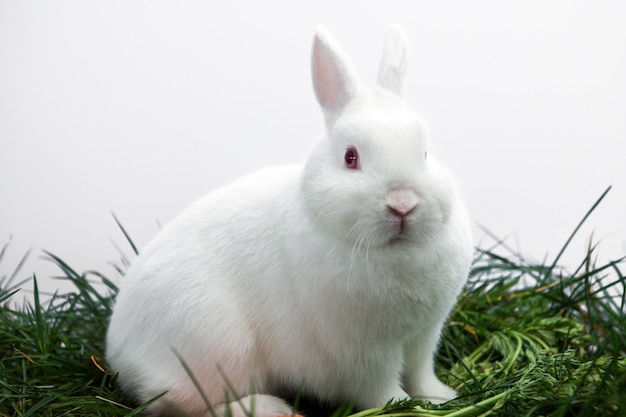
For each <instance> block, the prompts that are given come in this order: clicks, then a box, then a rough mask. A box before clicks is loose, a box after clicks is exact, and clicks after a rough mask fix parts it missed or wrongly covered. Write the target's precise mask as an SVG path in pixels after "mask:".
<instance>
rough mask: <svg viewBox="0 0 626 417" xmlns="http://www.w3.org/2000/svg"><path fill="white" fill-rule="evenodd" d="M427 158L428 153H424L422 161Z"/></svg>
mask: <svg viewBox="0 0 626 417" xmlns="http://www.w3.org/2000/svg"><path fill="white" fill-rule="evenodd" d="M427 156H428V151H424V159H426V157H427Z"/></svg>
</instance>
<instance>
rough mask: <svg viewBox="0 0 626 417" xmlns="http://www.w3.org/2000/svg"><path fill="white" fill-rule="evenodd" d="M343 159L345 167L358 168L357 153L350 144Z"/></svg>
mask: <svg viewBox="0 0 626 417" xmlns="http://www.w3.org/2000/svg"><path fill="white" fill-rule="evenodd" d="M344 161H345V162H346V168H349V169H359V153H358V152H357V150H356V148H355V147H353V146H351V147H349V148H348V149H346V154H345V156H344Z"/></svg>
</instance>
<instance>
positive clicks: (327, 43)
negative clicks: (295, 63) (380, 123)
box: [311, 26, 360, 127]
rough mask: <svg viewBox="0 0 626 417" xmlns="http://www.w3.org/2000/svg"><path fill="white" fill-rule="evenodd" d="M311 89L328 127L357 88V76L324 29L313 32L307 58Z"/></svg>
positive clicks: (320, 28)
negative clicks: (311, 50)
mask: <svg viewBox="0 0 626 417" xmlns="http://www.w3.org/2000/svg"><path fill="white" fill-rule="evenodd" d="M311 72H312V76H313V89H314V90H315V96H316V97H317V101H318V103H319V104H320V106H322V111H323V112H324V117H325V118H326V126H328V127H330V126H332V125H333V123H334V122H335V120H336V118H337V116H338V115H339V113H341V111H342V110H343V108H344V107H345V105H346V104H347V103H348V102H349V101H350V100H351V99H352V98H353V97H354V95H355V93H356V91H357V89H358V88H359V84H360V81H359V77H358V75H357V74H356V71H355V69H354V66H353V64H352V62H351V61H350V59H349V58H348V57H347V56H346V54H345V52H344V51H343V50H342V49H341V48H340V47H339V45H338V44H337V43H336V42H335V40H334V39H333V37H332V35H331V34H330V32H329V31H328V29H326V28H325V27H324V26H319V27H318V28H317V29H316V31H315V38H314V41H313V53H312V56H311Z"/></svg>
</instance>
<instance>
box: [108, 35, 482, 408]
mask: <svg viewBox="0 0 626 417" xmlns="http://www.w3.org/2000/svg"><path fill="white" fill-rule="evenodd" d="M407 54H408V51H407V43H406V36H405V35H404V33H403V32H402V30H401V29H399V28H397V27H395V26H393V27H390V28H389V29H388V30H387V33H386V36H385V43H384V52H383V59H382V61H381V67H380V71H379V79H378V84H379V86H378V87H376V88H375V89H367V88H365V87H364V86H363V85H362V83H361V81H360V80H359V78H358V76H357V74H356V72H355V70H354V68H353V66H352V64H351V62H350V61H349V59H348V58H347V57H346V56H345V53H344V52H343V51H342V50H341V48H340V47H339V46H338V45H337V44H336V43H335V41H334V40H333V39H332V37H331V35H330V34H329V33H328V32H327V31H326V30H325V29H324V28H320V29H318V30H317V32H316V35H315V40H314V45H313V54H312V74H313V85H314V89H315V93H316V96H317V99H318V102H319V103H320V106H321V108H322V111H323V113H324V116H325V120H326V126H327V137H326V138H324V139H323V140H322V141H321V142H320V143H319V144H318V145H317V147H316V148H315V149H314V151H313V152H312V154H311V155H310V157H309V158H308V160H307V161H306V163H304V164H303V165H295V166H285V167H275V168H268V169H264V170H262V171H259V172H255V173H253V174H251V175H249V176H247V177H245V178H242V179H240V180H238V181H237V182H234V183H232V184H229V185H226V186H224V187H222V188H220V189H217V190H215V191H213V192H211V193H210V194H209V195H207V196H206V197H204V198H203V199H201V200H200V201H198V202H197V203H195V204H194V205H192V206H191V207H190V208H188V209H187V210H186V211H185V212H183V213H182V214H181V215H180V216H178V217H177V218H176V219H175V220H174V221H173V222H172V223H170V224H169V225H167V226H166V227H165V228H164V229H163V230H162V231H161V232H160V233H159V234H158V235H157V237H156V238H155V239H154V240H153V241H152V242H151V243H150V244H149V245H148V246H147V247H146V248H145V250H144V251H143V252H142V254H141V256H139V258H138V259H137V260H136V261H135V263H134V264H133V265H132V267H131V269H130V270H129V271H128V274H127V276H126V277H125V279H124V281H123V283H122V285H121V288H120V292H119V294H118V297H117V301H116V305H115V309H114V312H113V316H112V318H111V323H110V327H109V330H108V334H107V361H108V363H109V365H110V366H111V368H112V369H113V370H114V371H115V372H119V383H120V384H121V386H122V387H123V388H124V389H125V390H127V391H128V392H129V393H131V394H133V395H135V396H136V397H137V398H138V399H139V400H140V401H145V400H148V399H150V398H152V397H154V396H156V395H159V394H161V393H163V392H166V391H167V394H166V395H165V396H164V397H163V398H162V399H161V400H159V401H157V402H156V403H154V404H153V405H152V407H151V408H150V411H151V412H153V413H166V412H167V410H168V407H170V406H172V405H173V406H175V407H177V408H178V409H181V410H183V411H185V412H187V413H189V414H190V415H194V416H203V415H208V413H209V412H208V407H207V405H206V404H205V403H204V402H203V400H202V397H201V395H200V394H199V393H198V391H197V389H196V388H195V387H194V385H193V383H192V380H191V378H190V377H189V375H188V374H187V373H186V372H185V370H184V368H183V366H182V365H181V363H180V361H179V359H178V358H177V356H176V354H175V353H174V351H176V352H178V354H179V355H180V356H181V357H182V358H184V360H185V361H186V362H187V363H188V365H189V366H190V368H191V369H192V370H193V373H194V375H195V377H196V378H197V380H198V381H199V382H200V384H201V385H202V388H203V390H204V392H205V393H206V396H207V397H208V399H209V400H210V402H211V406H212V408H213V409H214V410H215V411H217V412H218V413H223V412H224V409H225V407H227V406H228V407H232V408H233V411H234V414H235V415H240V416H241V415H244V413H245V410H246V409H250V408H254V410H255V413H256V415H257V416H259V417H273V416H277V415H284V414H291V410H290V408H289V406H287V405H286V404H285V403H284V402H283V401H282V400H280V399H278V398H277V397H275V396H272V394H273V393H275V390H276V389H278V388H284V387H288V388H292V389H294V390H298V389H302V390H304V391H305V392H307V393H309V394H311V395H315V396H317V397H319V398H320V399H323V400H350V399H352V400H355V401H356V403H357V405H358V406H359V407H361V408H365V407H373V406H380V405H382V404H384V403H385V402H386V401H388V400H389V399H391V398H392V397H394V398H402V397H407V396H415V397H419V398H424V399H428V400H431V401H435V402H441V401H446V400H449V399H451V398H453V397H454V396H455V395H456V394H455V392H454V391H453V390H452V389H451V388H449V387H447V386H446V385H444V384H442V383H441V382H440V381H439V380H438V379H437V378H436V376H435V374H434V372H433V355H434V352H435V349H436V347H437V343H438V339H439V335H440V332H441V328H442V326H443V324H444V321H445V320H446V317H447V316H448V314H449V312H450V309H451V308H452V306H453V304H454V302H455V300H456V297H457V296H458V294H459V293H460V291H461V289H462V287H463V285H464V283H465V281H466V278H467V274H468V270H469V266H470V260H471V255H472V239H471V236H470V227H469V222H468V219H467V215H466V212H465V209H464V208H463V205H462V202H461V201H460V199H459V196H458V194H457V192H456V189H455V186H454V183H453V181H452V179H451V178H450V176H449V175H448V174H447V172H446V171H445V170H444V169H443V168H442V167H441V166H439V165H438V164H437V162H436V161H435V160H434V159H433V157H432V156H431V155H428V157H426V156H425V155H426V152H425V151H426V147H427V142H428V133H427V130H426V127H425V125H424V123H423V122H422V120H421V119H420V118H419V117H418V116H417V115H416V114H415V113H414V112H413V111H412V110H411V109H410V108H409V107H408V106H407V104H406V103H405V102H404V100H403V99H402V97H401V96H402V94H403V90H404V78H405V73H406V59H407ZM348 147H354V148H356V149H357V150H358V153H359V164H360V169H348V168H347V167H346V164H345V161H344V155H345V153H346V149H347V148H348ZM394 211H395V212H396V214H394V213H393V212H394ZM398 212H400V213H402V214H401V215H398V214H397V213H398ZM224 377H226V378H228V381H229V383H230V384H232V387H234V388H235V390H236V394H237V395H238V396H240V397H241V398H243V399H242V401H241V402H240V403H238V402H233V400H234V396H235V395H234V394H233V393H228V394H226V392H227V391H228V388H227V384H226V383H225V380H224ZM229 402H230V404H229Z"/></svg>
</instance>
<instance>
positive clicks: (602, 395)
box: [0, 189, 626, 417]
mask: <svg viewBox="0 0 626 417" xmlns="http://www.w3.org/2000/svg"><path fill="white" fill-rule="evenodd" d="M606 192H608V189H607V191H606ZM606 192H605V193H604V194H603V195H602V196H601V197H600V198H599V199H598V201H597V202H596V203H595V204H594V205H593V207H592V208H591V209H590V211H589V212H588V213H587V214H586V215H585V216H584V218H583V221H584V220H585V219H586V218H587V217H588V216H589V214H590V213H591V212H592V211H593V209H595V207H596V206H597V205H598V204H599V203H600V201H601V200H602V198H603V197H604V196H605V195H606ZM115 221H116V222H117V223H118V225H120V229H121V230H122V232H123V234H124V235H125V236H126V238H127V240H128V242H129V244H130V245H131V248H132V250H133V251H134V252H135V253H136V252H137V249H136V247H135V246H134V244H133V243H132V240H130V237H129V236H128V234H127V233H126V231H125V230H124V228H123V227H122V226H121V224H120V222H119V221H118V220H117V218H116V219H115ZM581 224H582V221H581ZM579 228H580V224H579V225H578V226H576V229H575V230H574V233H575V232H576V231H577V230H578V229H579ZM574 233H572V236H573V234H574ZM572 236H570V237H569V238H568V239H567V241H566V244H565V245H564V246H563V249H562V250H561V251H560V252H559V254H558V255H557V257H556V258H555V259H554V260H553V261H552V262H549V263H543V264H539V263H533V262H528V261H526V260H525V259H524V258H523V257H522V256H521V255H520V254H518V253H515V252H514V251H511V250H510V249H509V248H508V247H507V246H506V244H504V243H503V242H500V243H499V244H498V245H496V247H494V248H489V249H477V251H476V260H475V263H474V266H473V269H472V274H471V276H470V278H469V282H468V284H467V286H466V290H465V292H464V293H463V294H462V296H461V297H460V299H459V302H458V305H457V307H456V309H455V310H454V312H453V313H452V315H451V317H450V320H449V323H448V325H447V326H446V328H445V330H444V333H443V335H442V343H441V349H440V352H439V354H438V357H437V366H438V369H439V370H440V375H439V376H440V377H441V379H442V380H443V381H444V382H446V383H447V384H449V385H451V386H453V387H455V388H457V390H458V392H459V394H460V396H459V398H457V399H455V400H453V401H450V402H448V403H446V404H443V405H433V404H429V403H425V402H423V401H419V400H402V401H393V402H390V403H388V404H386V405H385V406H383V407H380V408H375V409H370V410H364V411H359V412H356V413H353V414H352V417H375V416H376V417H377V416H384V417H405V416H406V417H418V416H447V417H470V416H472V417H473V416H476V417H482V416H536V415H542V416H550V417H564V416H577V417H578V416H583V417H584V416H593V417H599V416H616V417H617V416H624V415H626V315H625V305H626V300H625V297H626V291H625V290H626V277H625V276H624V274H623V272H622V270H623V269H624V264H625V263H626V259H624V258H622V259H618V260H615V261H611V262H607V263H605V264H601V265H597V263H596V260H595V259H596V255H597V250H598V248H597V246H596V245H594V244H592V243H591V242H590V244H589V247H588V250H587V251H586V253H584V254H583V255H582V256H581V261H580V263H579V265H578V266H577V268H575V270H574V271H567V270H565V269H563V268H560V267H559V266H558V260H559V259H560V257H561V255H562V254H563V252H564V251H565V249H566V248H567V245H568V244H569V242H570V241H571V238H572ZM5 252H6V245H5V247H3V249H2V250H1V251H0V261H2V258H3V255H4V253H5ZM47 255H48V257H49V259H50V261H51V262H53V263H54V264H56V265H57V266H58V268H59V270H60V271H61V273H62V278H63V279H65V280H67V281H69V282H71V283H72V284H73V287H74V289H73V290H72V291H68V292H66V293H63V294H59V293H55V294H53V295H52V297H51V298H50V299H48V300H43V299H42V298H41V296H40V293H39V289H38V285H37V283H38V280H37V278H36V277H32V278H31V279H27V280H22V281H19V279H18V277H19V275H20V268H21V266H22V265H23V262H24V259H25V258H26V257H24V259H22V261H20V262H19V264H18V266H17V267H16V268H14V271H13V273H11V274H10V275H8V276H0V417H8V416H15V417H17V416H55V417H56V416H79V417H80V416H134V415H139V414H140V413H141V411H142V410H144V409H145V407H146V406H147V404H143V405H137V404H134V403H133V402H132V401H130V400H129V399H128V398H126V397H125V396H124V395H123V393H121V392H120V391H119V390H118V389H117V387H116V385H115V381H114V380H115V377H114V376H113V375H112V374H111V373H110V372H108V371H107V369H106V365H105V364H104V362H103V360H102V358H103V356H104V335H105V332H106V326H107V321H108V317H109V316H110V314H111V308H112V301H113V299H114V298H115V294H116V293H117V290H118V289H117V287H116V286H115V285H114V284H113V282H112V281H111V280H109V279H107V278H106V277H105V276H103V275H102V274H100V273H97V272H93V271H87V272H85V273H82V274H79V273H78V272H76V271H75V270H73V269H72V268H71V267H70V266H69V265H67V264H66V263H65V262H64V261H63V260H62V259H61V258H59V257H58V256H55V255H53V254H51V253H47ZM123 264H124V265H127V264H128V262H124V263H123ZM118 271H120V272H121V273H122V274H123V267H120V268H118ZM16 281H17V283H16ZM27 286H29V287H32V291H33V294H34V298H33V302H32V303H26V304H23V305H19V306H18V305H15V304H13V299H14V296H15V294H17V293H19V291H20V289H23V288H26V287H27ZM190 371H191V370H190ZM350 410H351V407H350V406H349V405H346V406H343V407H342V408H340V409H339V410H337V411H336V412H335V413H333V416H334V417H345V416H346V415H348V414H350V413H351V412H352V411H350ZM326 415H330V413H328V414H326ZM310 417H312V416H311V415H310Z"/></svg>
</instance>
